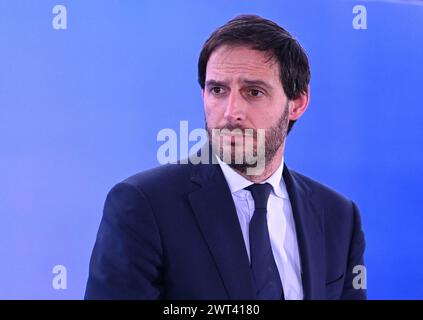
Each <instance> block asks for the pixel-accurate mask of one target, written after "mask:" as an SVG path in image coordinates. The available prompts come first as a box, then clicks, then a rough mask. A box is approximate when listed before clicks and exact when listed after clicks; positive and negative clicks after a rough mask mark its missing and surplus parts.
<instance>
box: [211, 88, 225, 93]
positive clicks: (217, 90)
mask: <svg viewBox="0 0 423 320" xmlns="http://www.w3.org/2000/svg"><path fill="white" fill-rule="evenodd" d="M211 92H212V93H214V94H222V93H223V92H224V90H223V88H222V87H213V88H212V89H211Z"/></svg>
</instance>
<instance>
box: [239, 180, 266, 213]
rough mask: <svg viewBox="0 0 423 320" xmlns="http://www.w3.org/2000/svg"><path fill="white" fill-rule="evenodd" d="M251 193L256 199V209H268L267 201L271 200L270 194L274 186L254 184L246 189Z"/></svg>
mask: <svg viewBox="0 0 423 320" xmlns="http://www.w3.org/2000/svg"><path fill="white" fill-rule="evenodd" d="M245 189H246V190H249V191H250V192H251V195H252V196H253V199H254V206H255V209H267V200H268V199H269V195H270V192H271V191H272V185H271V184H269V183H263V184H258V183H255V184H252V185H250V186H248V187H247V188H245Z"/></svg>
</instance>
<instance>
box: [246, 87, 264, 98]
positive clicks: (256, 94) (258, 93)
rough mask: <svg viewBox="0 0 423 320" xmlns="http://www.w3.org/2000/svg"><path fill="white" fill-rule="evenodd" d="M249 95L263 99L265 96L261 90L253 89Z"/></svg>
mask: <svg viewBox="0 0 423 320" xmlns="http://www.w3.org/2000/svg"><path fill="white" fill-rule="evenodd" d="M248 93H249V95H250V96H253V97H261V96H262V95H263V92H261V91H260V90H257V89H251V90H249V92H248Z"/></svg>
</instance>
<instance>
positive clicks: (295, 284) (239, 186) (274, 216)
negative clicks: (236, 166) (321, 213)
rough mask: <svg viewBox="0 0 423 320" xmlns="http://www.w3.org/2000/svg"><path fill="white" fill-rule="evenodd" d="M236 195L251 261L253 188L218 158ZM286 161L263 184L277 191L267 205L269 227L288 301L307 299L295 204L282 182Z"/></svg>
mask: <svg viewBox="0 0 423 320" xmlns="http://www.w3.org/2000/svg"><path fill="white" fill-rule="evenodd" d="M216 158H217V160H218V162H219V165H220V167H221V168H222V171H223V174H224V176H225V179H226V181H227V183H228V185H229V189H230V190H231V193H232V198H233V200H234V203H235V207H236V212H237V215H238V219H239V224H240V226H241V230H242V235H243V237H244V241H245V248H246V249H247V254H248V258H249V259H250V241H249V233H248V229H249V224H250V220H251V218H252V216H253V214H254V199H253V197H252V195H251V192H250V191H248V190H244V188H246V187H248V186H249V185H251V184H253V182H251V181H249V180H247V179H246V178H244V177H243V176H241V175H240V174H239V173H237V172H236V171H235V170H233V169H232V168H231V167H229V165H228V164H226V163H224V162H223V161H221V160H220V159H219V157H216ZM282 171H283V159H282V161H281V164H280V166H279V167H278V169H277V170H276V171H275V172H274V173H273V174H272V175H271V176H270V177H269V178H268V179H267V180H266V181H263V183H266V182H267V183H269V184H271V185H272V187H273V189H272V192H271V193H270V196H269V200H268V203H267V226H268V228H269V236H270V243H271V246H272V252H273V256H274V258H275V262H276V266H277V268H278V271H279V276H280V278H281V282H282V286H283V292H284V296H285V299H286V300H301V299H303V287H302V282H301V263H300V254H299V250H298V243H297V234H296V232H295V224H294V218H293V215H292V208H291V202H290V201H289V197H288V192H287V190H286V186H285V182H284V180H283V178H282Z"/></svg>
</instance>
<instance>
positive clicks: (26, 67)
mask: <svg viewBox="0 0 423 320" xmlns="http://www.w3.org/2000/svg"><path fill="white" fill-rule="evenodd" d="M399 2H403V4H401V3H392V2H386V1H342V0H339V1H323V0H322V1H298V0H292V1H276V0H275V1H270V0H269V1H266V0H257V1H227V0H225V1H222V0H217V1H215V0H214V1H165V2H163V1H139V0H132V1H130V0H126V1H123V0H122V1H118V0H107V1H99V0H96V1H94V0H91V1H84V0H75V1H49V0H45V1H41V0H40V1H33V0H27V1H24V0H0V181H1V183H0V259H1V260H0V261H1V263H0V298H3V299H16V298H20V299H80V298H82V297H83V293H84V289H85V283H86V280H87V275H88V263H89V258H90V254H91V250H92V247H93V244H94V240H95V236H96V232H97V229H98V225H99V222H100V218H101V215H102V208H103V204H104V200H105V196H106V194H107V192H108V190H109V189H110V188H111V187H112V186H113V185H114V184H115V183H117V182H118V181H120V180H122V179H124V178H126V177H127V176H129V175H131V174H133V173H135V172H138V171H141V170H144V169H147V168H151V167H154V166H157V165H158V161H157V158H156V153H157V149H158V147H159V146H160V145H161V144H162V142H158V141H157V139H156V136H157V133H158V132H159V131H160V130H161V129H163V128H174V129H175V130H177V131H179V121H180V120H188V121H189V129H190V130H192V129H194V128H202V127H203V125H204V124H203V122H204V116H203V105H202V100H201V95H200V88H199V86H198V84H197V69H196V65H197V58H198V54H199V52H200V49H201V46H202V44H203V42H204V41H205V40H206V38H207V37H208V36H209V34H210V33H211V32H212V31H213V30H214V29H215V28H216V27H218V26H219V25H221V24H223V23H225V22H226V21H227V20H229V19H230V18H232V17H234V16H235V15H237V14H240V13H256V14H259V15H263V16H264V17H267V18H270V19H272V20H275V21H276V22H278V23H279V24H280V25H282V26H283V27H285V28H287V29H288V30H289V31H290V32H291V33H292V34H293V35H294V36H295V37H296V38H297V39H298V40H299V41H300V42H301V43H302V45H303V46H304V48H305V49H306V51H307V52H308V55H309V58H310V63H311V70H312V80H311V101H310V105H309V109H308V111H307V112H306V114H305V115H304V117H303V118H301V119H300V121H298V123H297V124H296V126H295V127H294V130H293V131H292V133H291V134H290V135H289V137H288V142H287V150H286V154H285V159H286V162H287V164H288V165H289V166H290V167H292V168H294V169H296V170H297V171H300V172H302V173H304V174H306V175H308V176H310V177H313V178H315V179H317V180H319V181H321V182H323V183H325V184H327V185H329V186H331V187H333V188H335V189H337V190H338V191H340V192H342V193H343V194H345V195H346V196H348V197H350V198H352V199H354V200H355V201H356V202H357V204H358V205H359V207H360V209H361V214H362V219H363V228H364V231H365V234H366V239H367V251H366V255H365V259H366V264H367V271H368V296H369V298H370V299H405V298H410V299H422V298H423V285H422V284H423V254H422V247H423V238H422V227H423V217H422V213H423V206H422V201H421V197H422V192H421V190H422V188H421V187H422V183H421V181H422V178H423V168H422V163H423V162H422V160H423V152H422V145H423V139H422V129H423V121H422V118H423V105H422V101H423V90H422V78H421V74H422V71H423V67H422V66H423V5H419V4H418V1H414V2H411V1H399ZM407 2H408V4H404V3H407ZM420 3H421V1H420ZM56 4H63V5H65V6H66V8H67V20H68V21H67V23H68V29H67V30H55V29H54V28H53V27H52V20H53V18H54V14H53V13H52V8H53V6H54V5H56ZM357 4H361V5H365V6H366V8H367V14H368V16H367V18H368V21H367V27H368V29H367V30H355V29H354V28H353V27H352V20H353V18H354V14H353V13H352V8H353V7H354V6H355V5H357ZM58 264H62V265H65V266H66V268H67V273H68V274H67V275H68V279H67V285H68V288H67V290H55V289H53V287H52V280H53V277H54V275H53V273H52V268H53V266H55V265H58Z"/></svg>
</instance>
